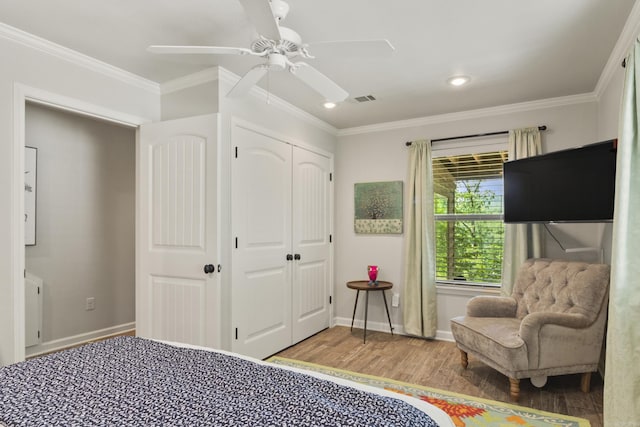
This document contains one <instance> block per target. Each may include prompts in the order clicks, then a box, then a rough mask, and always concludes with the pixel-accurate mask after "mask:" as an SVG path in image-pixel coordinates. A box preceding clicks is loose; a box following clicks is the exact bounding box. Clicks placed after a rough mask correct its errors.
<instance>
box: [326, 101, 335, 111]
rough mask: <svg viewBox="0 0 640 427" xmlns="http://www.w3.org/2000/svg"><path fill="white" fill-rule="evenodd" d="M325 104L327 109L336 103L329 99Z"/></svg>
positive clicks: (333, 106)
mask: <svg viewBox="0 0 640 427" xmlns="http://www.w3.org/2000/svg"><path fill="white" fill-rule="evenodd" d="M323 105H324V108H326V109H327V110H330V109H332V108H335V106H336V103H335V102H331V101H327V102H325V103H324V104H323Z"/></svg>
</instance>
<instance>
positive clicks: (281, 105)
mask: <svg viewBox="0 0 640 427" xmlns="http://www.w3.org/2000/svg"><path fill="white" fill-rule="evenodd" d="M216 80H218V81H219V82H220V83H221V90H220V95H219V96H221V97H222V96H226V94H225V91H224V89H222V87H224V88H228V87H233V85H235V84H236V83H237V82H238V80H240V76H238V75H237V74H235V73H233V72H232V71H229V70H227V69H226V68H223V67H211V68H207V69H205V70H202V71H198V72H196V73H193V74H189V75H186V76H183V77H179V78H177V79H174V80H170V81H168V82H165V83H163V84H162V85H160V93H161V94H162V95H166V94H168V93H171V92H177V91H180V90H183V89H188V88H190V87H194V86H198V85H201V84H205V83H209V82H212V81H216ZM248 96H251V97H253V98H255V99H256V100H258V101H259V102H264V103H268V104H269V105H271V106H273V107H275V108H277V109H279V110H282V111H284V112H286V113H288V114H291V115H292V116H294V117H297V118H298V119H300V120H302V121H304V122H306V123H308V124H310V125H312V126H314V127H316V128H318V129H320V130H323V131H325V132H327V133H329V134H331V135H337V132H338V130H337V129H336V128H335V127H333V126H331V125H330V124H328V123H327V122H325V121H322V120H320V119H318V118H317V117H315V116H313V115H311V114H309V113H307V112H306V111H304V110H302V109H300V108H298V107H296V106H295V105H293V104H291V103H289V102H287V101H285V100H284V99H282V98H279V97H277V96H276V95H274V94H273V93H270V92H267V91H266V90H264V89H262V88H261V87H259V86H257V85H254V86H253V87H252V88H251V90H250V91H249V93H248Z"/></svg>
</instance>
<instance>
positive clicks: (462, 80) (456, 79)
mask: <svg viewBox="0 0 640 427" xmlns="http://www.w3.org/2000/svg"><path fill="white" fill-rule="evenodd" d="M469 80H471V79H470V78H469V77H467V76H453V77H450V78H449V79H448V80H447V83H449V84H450V85H451V86H462V85H464V84H467V83H469Z"/></svg>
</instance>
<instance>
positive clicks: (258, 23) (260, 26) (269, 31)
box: [240, 0, 282, 40]
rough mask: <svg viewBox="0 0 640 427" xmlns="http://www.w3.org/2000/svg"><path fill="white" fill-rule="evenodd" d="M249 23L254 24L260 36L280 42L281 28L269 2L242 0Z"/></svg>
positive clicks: (267, 0)
mask: <svg viewBox="0 0 640 427" xmlns="http://www.w3.org/2000/svg"><path fill="white" fill-rule="evenodd" d="M240 3H241V4H242V7H243V8H244V12H245V13H246V14H247V18H248V19H249V22H251V23H252V24H253V26H254V27H255V28H256V31H258V34H259V35H261V36H264V37H266V38H268V39H270V40H280V39H281V38H282V37H281V36H280V27H279V26H278V21H277V20H276V18H274V17H273V12H272V10H271V2H270V1H269V0H240Z"/></svg>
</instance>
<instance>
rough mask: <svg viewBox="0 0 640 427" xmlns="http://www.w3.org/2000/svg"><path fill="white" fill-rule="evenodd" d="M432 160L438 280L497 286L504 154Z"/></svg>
mask: <svg viewBox="0 0 640 427" xmlns="http://www.w3.org/2000/svg"><path fill="white" fill-rule="evenodd" d="M435 156H437V153H436V154H434V158H433V178H434V209H435V221H436V280H437V281H438V282H449V283H464V284H480V285H499V284H500V283H501V277H502V257H503V246H504V223H503V220H502V218H503V216H502V198H503V184H502V164H503V163H504V162H505V161H506V160H507V152H506V151H492V152H485V153H476V154H457V155H451V156H443V157H435Z"/></svg>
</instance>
